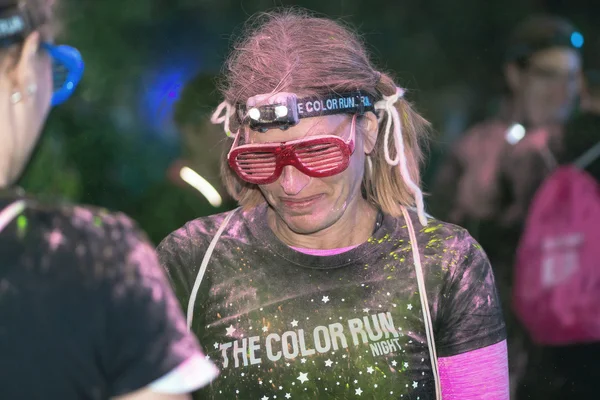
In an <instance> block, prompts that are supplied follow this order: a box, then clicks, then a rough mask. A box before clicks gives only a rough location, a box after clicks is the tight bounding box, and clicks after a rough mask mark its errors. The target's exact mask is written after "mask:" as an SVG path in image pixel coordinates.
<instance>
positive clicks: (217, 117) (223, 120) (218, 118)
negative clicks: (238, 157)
mask: <svg viewBox="0 0 600 400" xmlns="http://www.w3.org/2000/svg"><path fill="white" fill-rule="evenodd" d="M223 110H225V114H224V115H222V114H223ZM234 112H235V109H234V108H233V106H232V105H231V103H229V102H228V101H227V100H224V101H223V102H222V103H221V104H219V106H218V107H217V109H216V110H215V112H214V113H213V114H212V116H211V117H210V122H212V123H213V124H215V125H219V124H223V129H224V130H225V134H226V135H227V137H233V134H232V133H231V130H230V129H229V120H230V119H231V116H232V115H233V114H234Z"/></svg>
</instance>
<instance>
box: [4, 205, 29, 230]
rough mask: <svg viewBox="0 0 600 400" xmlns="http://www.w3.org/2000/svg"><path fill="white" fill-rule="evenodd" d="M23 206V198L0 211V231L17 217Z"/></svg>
mask: <svg viewBox="0 0 600 400" xmlns="http://www.w3.org/2000/svg"><path fill="white" fill-rule="evenodd" d="M25 207H26V204H25V200H17V201H15V202H14V203H11V204H10V205H8V206H7V207H6V208H5V209H4V210H2V212H1V213H0V232H2V231H3V230H4V228H6V227H7V226H8V224H10V223H11V222H12V220H13V219H15V218H17V217H18V216H19V214H21V213H22V212H23V210H25Z"/></svg>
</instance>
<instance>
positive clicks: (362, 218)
mask: <svg viewBox="0 0 600 400" xmlns="http://www.w3.org/2000/svg"><path fill="white" fill-rule="evenodd" d="M377 214H378V211H377V209H376V208H375V207H374V206H372V205H371V204H369V203H368V202H367V201H366V200H364V199H363V198H362V197H361V198H360V199H358V201H357V202H356V204H354V205H351V206H349V207H347V208H346V210H345V211H344V213H343V214H342V216H341V217H340V219H338V220H337V221H336V222H335V223H333V225H331V226H329V227H327V228H325V229H323V230H321V231H318V232H315V233H312V234H299V233H296V232H294V231H292V230H291V229H290V228H289V227H288V226H287V225H286V223H285V222H284V221H283V220H282V219H281V218H280V217H279V216H278V215H277V213H275V212H274V211H273V210H271V209H270V210H269V212H268V214H267V218H268V223H269V227H270V228H271V229H272V230H273V233H275V235H276V236H277V237H278V238H279V240H281V241H282V242H284V243H285V244H287V245H288V246H291V247H297V248H305V249H321V250H325V249H337V248H343V247H350V246H356V245H359V244H362V243H364V242H366V241H367V240H368V239H369V238H370V237H371V235H372V234H373V228H374V226H375V222H376V220H377Z"/></svg>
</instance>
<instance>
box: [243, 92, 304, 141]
mask: <svg viewBox="0 0 600 400" xmlns="http://www.w3.org/2000/svg"><path fill="white" fill-rule="evenodd" d="M247 119H248V124H249V125H250V129H252V130H261V131H263V132H266V131H267V130H268V129H274V128H277V129H282V130H286V129H288V128H289V127H291V126H294V125H296V124H298V121H299V118H298V105H297V99H296V96H287V97H286V98H285V102H278V103H276V104H266V105H263V106H254V107H252V108H250V109H248V114H247Z"/></svg>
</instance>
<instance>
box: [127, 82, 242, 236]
mask: <svg viewBox="0 0 600 400" xmlns="http://www.w3.org/2000/svg"><path fill="white" fill-rule="evenodd" d="M217 96H218V93H217V87H216V76H215V75H214V74H210V73H200V74H198V75H197V76H196V77H194V78H193V79H192V80H191V81H189V82H188V83H187V84H186V85H185V87H184V89H183V91H182V93H181V97H180V98H179V100H178V101H177V103H176V104H175V110H174V121H175V124H176V126H177V129H178V131H179V137H180V143H181V145H180V147H181V158H179V159H176V160H174V161H173V162H172V163H171V165H170V167H169V169H168V170H167V171H166V174H165V176H164V177H163V179H161V180H159V181H158V182H156V183H155V184H153V185H152V186H150V187H149V188H148V189H147V190H145V191H144V195H143V196H141V198H140V199H138V200H137V202H136V204H137V205H136V206H135V207H133V209H132V211H131V212H130V215H131V216H132V217H133V218H134V219H135V220H136V221H138V222H139V223H140V224H142V226H147V228H146V232H147V233H148V235H149V236H150V239H151V240H152V241H153V242H154V243H158V242H160V241H161V240H162V239H164V237H165V236H166V235H168V234H169V233H170V232H172V231H173V230H175V229H177V228H178V227H180V226H181V225H183V224H184V223H186V222H187V221H189V220H190V219H194V218H198V217H202V216H206V215H210V214H213V213H215V212H219V211H225V210H230V209H232V208H233V207H234V206H235V202H234V200H233V199H231V197H230V196H229V195H228V194H227V190H226V189H225V186H224V185H223V183H222V181H221V177H220V166H221V154H222V152H223V146H224V145H225V144H226V141H225V140H224V138H223V135H222V132H223V130H222V129H220V128H218V127H216V126H215V125H214V124H212V123H211V122H210V116H211V114H212V111H213V110H214V109H215V107H216V106H217V105H218V101H217V99H218V97H217ZM186 174H187V175H186ZM200 177H201V178H200ZM184 178H185V179H184ZM201 179H204V180H206V182H208V184H210V185H211V186H212V187H213V188H214V189H215V190H216V192H217V193H218V198H217V199H216V200H213V199H212V198H210V196H209V199H210V201H209V199H207V198H206V197H205V195H203V194H202V192H201V191H200V190H199V189H198V183H197V181H198V180H201ZM193 185H195V186H196V187H194V186H193ZM202 185H204V184H202ZM200 189H202V187H201V188H200ZM147 204H152V207H148V206H147Z"/></svg>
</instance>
